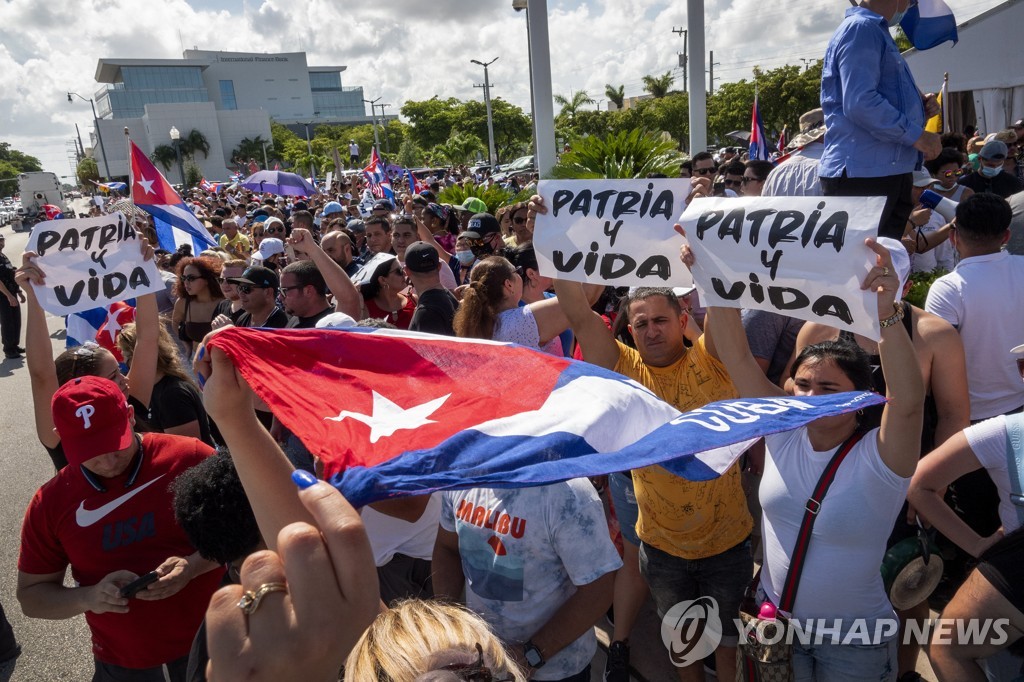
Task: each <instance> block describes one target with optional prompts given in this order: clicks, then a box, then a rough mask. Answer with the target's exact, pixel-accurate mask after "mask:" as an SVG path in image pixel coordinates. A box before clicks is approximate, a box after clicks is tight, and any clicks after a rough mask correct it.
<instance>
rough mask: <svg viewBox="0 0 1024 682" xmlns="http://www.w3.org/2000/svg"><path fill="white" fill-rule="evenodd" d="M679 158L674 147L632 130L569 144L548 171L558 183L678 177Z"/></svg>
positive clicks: (590, 137) (639, 131) (592, 137)
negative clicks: (658, 176)
mask: <svg viewBox="0 0 1024 682" xmlns="http://www.w3.org/2000/svg"><path fill="white" fill-rule="evenodd" d="M679 165H680V157H679V154H678V152H677V151H676V148H675V144H673V143H672V142H671V141H668V140H663V139H661V137H659V136H657V135H652V134H650V133H646V132H644V131H643V130H640V129H638V128H634V129H632V130H629V131H626V130H623V131H621V132H619V133H612V134H610V135H607V136H605V137H599V136H597V135H590V136H588V137H581V138H576V139H574V140H573V141H572V151H568V152H566V153H565V154H562V158H561V160H560V161H559V162H558V165H556V166H555V167H554V168H552V169H551V176H552V177H554V178H558V179H573V178H579V179H598V178H619V179H623V178H647V177H650V174H651V173H663V174H664V175H666V176H668V177H670V178H674V177H677V176H678V175H679Z"/></svg>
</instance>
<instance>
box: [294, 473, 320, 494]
mask: <svg viewBox="0 0 1024 682" xmlns="http://www.w3.org/2000/svg"><path fill="white" fill-rule="evenodd" d="M316 480H317V479H316V476H314V475H313V474H311V473H309V472H308V471H306V470H304V469H296V470H295V471H293V472H292V481H294V482H295V485H297V486H299V490H305V489H306V488H308V487H309V486H311V485H315V484H316Z"/></svg>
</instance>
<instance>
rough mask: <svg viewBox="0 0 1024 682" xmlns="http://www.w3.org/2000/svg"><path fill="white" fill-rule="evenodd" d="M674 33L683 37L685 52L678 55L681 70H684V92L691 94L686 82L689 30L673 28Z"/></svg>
mask: <svg viewBox="0 0 1024 682" xmlns="http://www.w3.org/2000/svg"><path fill="white" fill-rule="evenodd" d="M672 32H673V33H675V34H677V35H681V36H683V51H682V52H679V53H677V54H678V55H679V68H680V69H682V70H683V92H689V91H690V88H689V84H688V83H687V82H686V81H687V78H686V42H687V38H688V37H689V36H688V35H687V30H686V29H685V28H676V27H675V26H673V27H672Z"/></svg>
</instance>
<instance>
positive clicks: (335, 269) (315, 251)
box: [288, 228, 363, 320]
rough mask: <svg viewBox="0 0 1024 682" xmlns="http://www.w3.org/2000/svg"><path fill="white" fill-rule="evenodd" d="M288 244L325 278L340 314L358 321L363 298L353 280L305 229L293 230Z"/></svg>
mask: <svg viewBox="0 0 1024 682" xmlns="http://www.w3.org/2000/svg"><path fill="white" fill-rule="evenodd" d="M288 242H289V243H290V244H291V245H292V248H294V249H295V250H296V251H298V252H301V253H304V254H306V255H307V256H309V259H310V260H311V261H313V264H314V265H316V267H317V269H318V270H319V271H320V274H321V275H323V276H324V281H325V282H327V288H328V289H330V290H331V293H332V294H334V300H335V301H337V304H338V305H337V310H338V312H340V313H345V314H346V315H349V316H350V317H352V318H353V319H356V320H358V319H359V311H360V308H361V306H362V303H363V297H362V296H360V294H359V291H358V290H357V289H356V286H355V285H354V284H352V280H351V279H349V276H348V275H347V274H345V271H344V270H343V269H342V267H341V266H340V265H338V264H337V263H335V262H334V259H333V258H331V257H330V256H328V255H327V254H326V253H324V250H323V249H321V248H320V245H319V244H317V243H316V242H315V241H314V240H313V235H311V234H310V233H309V230H305V229H303V228H298V229H296V230H293V231H292V236H291V237H290V238H289V239H288Z"/></svg>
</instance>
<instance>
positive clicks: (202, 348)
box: [196, 346, 206, 360]
mask: <svg viewBox="0 0 1024 682" xmlns="http://www.w3.org/2000/svg"><path fill="white" fill-rule="evenodd" d="M205 356H206V346H199V352H198V353H196V360H202V359H203V357H205Z"/></svg>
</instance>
